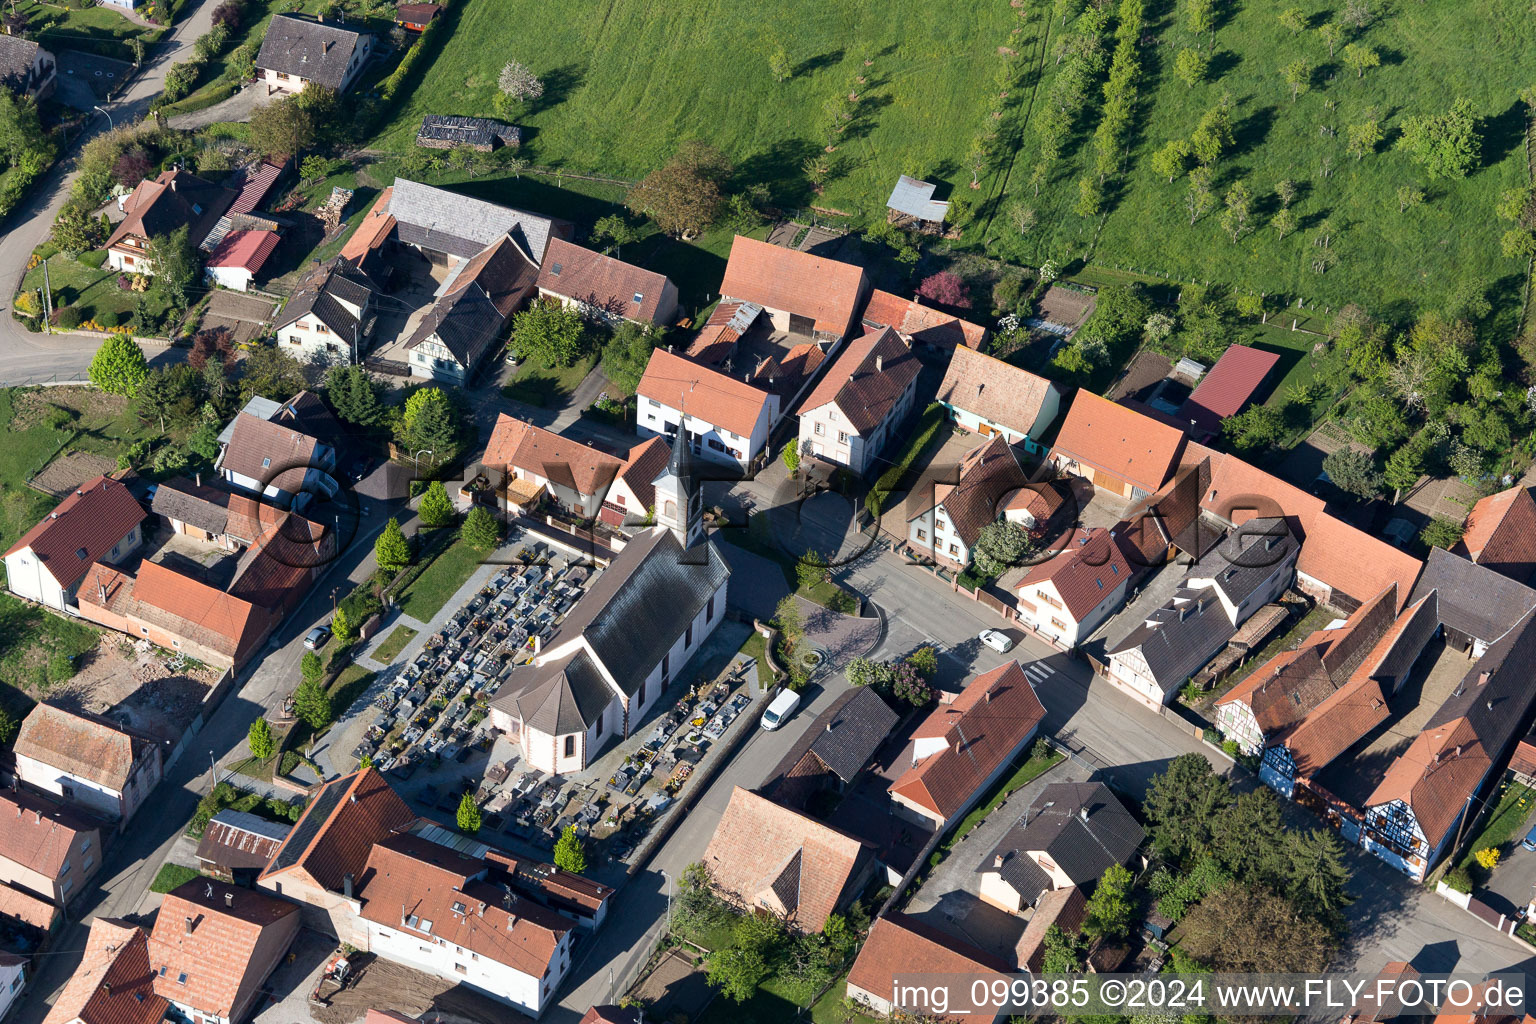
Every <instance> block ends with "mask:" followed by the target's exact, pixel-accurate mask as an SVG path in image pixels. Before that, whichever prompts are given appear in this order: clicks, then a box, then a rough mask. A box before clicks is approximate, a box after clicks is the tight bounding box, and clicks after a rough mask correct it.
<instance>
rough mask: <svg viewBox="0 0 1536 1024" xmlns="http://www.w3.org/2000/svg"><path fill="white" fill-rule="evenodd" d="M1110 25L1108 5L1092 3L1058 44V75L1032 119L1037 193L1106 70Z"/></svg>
mask: <svg viewBox="0 0 1536 1024" xmlns="http://www.w3.org/2000/svg"><path fill="white" fill-rule="evenodd" d="M1060 13H1063V14H1064V13H1065V11H1062V12H1060ZM1108 25H1109V11H1108V8H1107V7H1105V8H1101V7H1098V6H1096V5H1095V6H1090V7H1088V8H1087V9H1086V10H1083V11H1082V13H1080V14H1078V15H1077V20H1076V22H1075V23H1074V24H1073V27H1072V31H1071V32H1070V33H1069V34H1068V35H1067V36H1066V37H1065V38H1064V39H1063V40H1062V41H1061V43H1060V44H1059V45H1058V46H1057V49H1056V63H1057V72H1056V78H1055V80H1054V81H1053V82H1052V83H1051V89H1050V93H1049V94H1048V95H1047V96H1045V97H1044V98H1043V103H1042V104H1041V106H1040V109H1039V111H1038V112H1037V113H1035V115H1034V117H1033V119H1032V124H1033V127H1034V132H1035V139H1036V142H1037V144H1038V145H1039V155H1038V157H1037V159H1036V162H1035V166H1034V169H1033V170H1032V171H1031V172H1030V176H1029V185H1030V187H1031V188H1032V189H1033V190H1034V194H1035V195H1036V196H1039V195H1040V188H1041V186H1042V185H1044V184H1045V183H1046V182H1047V181H1049V180H1050V176H1051V170H1052V168H1053V167H1054V166H1055V164H1056V161H1057V160H1059V159H1060V158H1061V154H1062V151H1063V149H1064V148H1065V146H1066V143H1067V139H1068V138H1069V137H1070V136H1071V135H1072V133H1073V132H1074V131H1075V130H1076V128H1077V124H1078V122H1079V120H1080V119H1081V118H1082V116H1083V114H1084V108H1085V107H1086V106H1087V104H1088V102H1089V98H1090V96H1091V95H1092V93H1093V85H1094V83H1095V82H1096V81H1097V80H1098V77H1099V75H1101V74H1103V73H1104V67H1105V62H1106V60H1105V56H1104V42H1103V35H1104V31H1105V29H1106V28H1107V27H1108Z"/></svg>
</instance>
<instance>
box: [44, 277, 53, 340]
mask: <svg viewBox="0 0 1536 1024" xmlns="http://www.w3.org/2000/svg"><path fill="white" fill-rule="evenodd" d="M52 320H53V285H52V284H51V283H50V282H49V280H48V261H47V260H43V333H44V334H52V333H53V324H52Z"/></svg>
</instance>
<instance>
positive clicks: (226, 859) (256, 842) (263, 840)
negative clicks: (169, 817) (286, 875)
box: [197, 808, 292, 888]
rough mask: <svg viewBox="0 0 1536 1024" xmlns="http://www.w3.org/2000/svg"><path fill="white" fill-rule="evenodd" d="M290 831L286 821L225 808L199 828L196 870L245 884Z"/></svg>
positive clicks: (262, 867) (266, 862)
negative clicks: (276, 820) (200, 834)
mask: <svg viewBox="0 0 1536 1024" xmlns="http://www.w3.org/2000/svg"><path fill="white" fill-rule="evenodd" d="M291 831H292V829H291V828H289V826H287V825H279V824H278V823H277V822H274V821H268V820H267V819H265V818H258V817H257V816H256V815H254V814H247V813H246V812H245V811H232V810H229V809H228V808H225V809H224V810H222V811H220V812H219V813H218V814H215V815H214V816H213V818H212V819H211V820H210V821H209V822H208V827H207V828H205V829H203V838H202V840H201V841H200V842H199V843H198V844H197V866H198V870H200V871H201V872H202V873H203V874H205V875H209V876H211V877H213V878H218V879H222V880H223V881H226V882H234V883H236V884H238V885H244V886H246V887H247V888H249V887H251V886H252V885H253V884H254V883H255V881H256V876H257V875H260V874H261V872H262V871H263V870H264V869H265V868H266V866H267V864H268V863H270V862H271V860H272V858H273V856H275V855H276V853H277V851H278V848H279V847H281V846H282V845H283V840H284V839H287V838H288V833H289V832H291Z"/></svg>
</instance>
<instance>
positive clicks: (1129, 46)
mask: <svg viewBox="0 0 1536 1024" xmlns="http://www.w3.org/2000/svg"><path fill="white" fill-rule="evenodd" d="M1144 15H1145V11H1144V4H1143V0H1120V8H1119V12H1118V15H1117V17H1116V26H1115V55H1114V57H1113V58H1112V59H1111V61H1110V64H1109V78H1108V79H1107V80H1106V81H1105V82H1104V114H1103V116H1102V117H1101V118H1100V119H1099V127H1098V129H1097V130H1096V131H1095V132H1094V135H1093V146H1094V152H1095V154H1096V157H1095V166H1094V174H1093V175H1091V176H1090V175H1084V176H1083V177H1082V178H1081V179H1079V180H1078V183H1077V185H1078V200H1077V212H1078V214H1079V215H1080V216H1084V217H1093V216H1097V215H1098V213H1099V211H1100V210H1101V208H1102V207H1103V203H1104V184H1105V182H1106V181H1107V180H1108V179H1109V177H1110V175H1112V174H1114V173H1116V172H1117V171H1118V170H1119V169H1120V164H1121V160H1122V159H1123V157H1124V154H1125V146H1126V140H1127V137H1128V136H1129V134H1130V130H1131V118H1132V116H1133V115H1134V113H1135V110H1136V97H1137V85H1136V82H1137V79H1138V78H1139V77H1140V75H1141V61H1140V59H1139V58H1138V57H1137V55H1136V47H1137V46H1138V45H1140V42H1141V33H1142V29H1143V28H1144V27H1145V25H1146V19H1145V16H1144Z"/></svg>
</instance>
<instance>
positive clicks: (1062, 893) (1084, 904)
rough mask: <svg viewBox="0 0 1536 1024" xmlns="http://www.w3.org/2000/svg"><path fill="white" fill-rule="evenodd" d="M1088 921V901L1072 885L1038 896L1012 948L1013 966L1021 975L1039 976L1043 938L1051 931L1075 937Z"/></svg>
mask: <svg viewBox="0 0 1536 1024" xmlns="http://www.w3.org/2000/svg"><path fill="white" fill-rule="evenodd" d="M1086 920H1088V900H1087V898H1086V897H1085V896H1084V895H1083V890H1082V889H1081V888H1080V887H1078V886H1075V885H1069V886H1067V887H1066V888H1065V889H1052V890H1051V891H1050V892H1046V893H1041V895H1040V900H1039V902H1037V903H1036V904H1035V912H1034V913H1033V914H1031V915H1030V917H1029V923H1028V924H1027V925H1025V926H1024V934H1023V935H1020V936H1019V941H1018V942H1017V943H1015V944H1014V947H1013V959H1014V963H1016V964H1017V965H1018V969H1019V970H1021V971H1034V972H1036V973H1038V972H1039V971H1040V970H1041V969H1042V968H1043V967H1044V966H1045V936H1046V933H1047V932H1049V931H1050V930H1051V929H1052V928H1060V929H1061V930H1062V931H1063V932H1065V933H1067V934H1068V935H1076V934H1077V933H1078V932H1080V931H1081V930H1082V927H1083V922H1084V921H1086Z"/></svg>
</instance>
